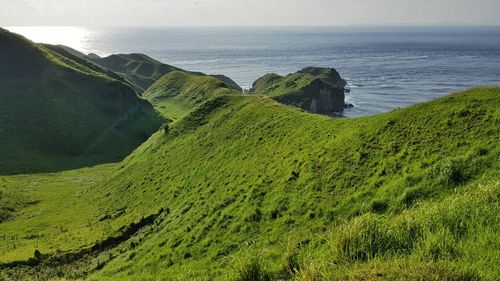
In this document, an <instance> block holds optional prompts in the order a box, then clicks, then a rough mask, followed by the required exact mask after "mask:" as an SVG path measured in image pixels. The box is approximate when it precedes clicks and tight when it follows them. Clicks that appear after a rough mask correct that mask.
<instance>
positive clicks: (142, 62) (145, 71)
mask: <svg viewBox="0 0 500 281" xmlns="http://www.w3.org/2000/svg"><path fill="white" fill-rule="evenodd" d="M86 58H87V59H88V60H90V61H92V62H94V63H96V64H98V65H100V66H102V67H104V68H106V69H109V70H111V71H113V72H116V73H118V74H119V75H121V76H123V77H124V78H125V79H126V80H127V81H130V82H131V84H133V85H134V87H135V89H136V91H137V92H138V93H143V92H144V91H146V90H147V89H148V88H149V87H150V86H151V85H153V84H154V83H155V82H156V81H157V80H158V79H160V78H161V77H163V76H165V75H166V74H168V73H170V72H173V71H180V72H184V73H187V74H191V75H196V76H205V74H203V73H201V72H191V71H186V70H182V69H180V68H178V67H175V66H171V65H168V64H164V63H161V62H159V61H157V60H155V59H152V58H150V57H148V56H146V55H144V54H118V55H111V56H108V57H105V58H96V57H91V56H87V57H86ZM212 77H215V78H217V79H219V80H221V81H223V82H224V83H225V84H226V85H227V86H228V87H229V88H231V89H234V90H235V91H237V92H242V89H241V88H240V87H239V86H238V85H237V84H236V83H235V82H234V81H233V80H231V78H229V77H227V76H224V75H212Z"/></svg>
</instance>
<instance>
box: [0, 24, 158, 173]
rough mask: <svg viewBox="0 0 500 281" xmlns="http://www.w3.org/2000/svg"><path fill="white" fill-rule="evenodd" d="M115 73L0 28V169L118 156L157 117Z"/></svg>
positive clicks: (55, 166) (56, 166) (35, 168)
mask: <svg viewBox="0 0 500 281" xmlns="http://www.w3.org/2000/svg"><path fill="white" fill-rule="evenodd" d="M118 78H119V77H118V76H116V74H111V73H110V72H107V71H104V70H102V69H101V68H99V67H97V66H95V65H93V64H90V63H88V62H86V61H83V60H81V59H79V58H78V57H76V56H74V55H70V54H69V53H67V56H64V55H62V53H60V52H55V51H53V50H52V49H50V48H47V47H45V46H43V45H38V44H34V43H32V42H30V41H28V40H26V39H24V38H23V37H21V36H18V35H15V34H12V33H10V32H8V31H6V30H3V29H0V112H1V116H0V135H1V136H2V137H1V138H0V155H1V158H2V160H1V161H0V174H11V173H21V172H39V171H54V170H61V169H68V168H75V167H82V166H86V165H94V164H96V163H103V162H110V161H119V160H121V159H123V158H124V157H125V156H126V155H128V154H129V153H130V152H131V151H133V150H134V149H135V148H136V147H137V146H138V145H140V144H141V143H142V142H144V141H145V140H146V139H147V138H148V137H149V136H150V135H151V134H152V133H153V132H154V131H156V130H157V129H158V128H159V127H160V125H161V124H162V123H163V122H164V120H163V118H162V117H161V116H160V115H159V114H158V113H157V112H156V111H155V110H154V109H153V107H152V106H151V104H150V103H149V102H147V101H146V100H144V99H141V98H139V97H137V95H136V94H135V92H134V90H133V89H132V88H130V87H129V86H128V85H127V84H126V83H123V82H122V81H120V79H118Z"/></svg>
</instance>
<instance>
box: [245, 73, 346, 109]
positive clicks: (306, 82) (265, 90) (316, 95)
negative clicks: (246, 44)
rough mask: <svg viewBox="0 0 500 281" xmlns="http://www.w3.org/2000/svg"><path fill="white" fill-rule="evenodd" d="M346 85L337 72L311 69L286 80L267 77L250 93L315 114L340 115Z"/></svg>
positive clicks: (273, 76) (260, 79)
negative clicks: (268, 97)
mask: <svg viewBox="0 0 500 281" xmlns="http://www.w3.org/2000/svg"><path fill="white" fill-rule="evenodd" d="M345 86H346V82H345V80H344V79H342V78H341V77H340V74H339V73H338V72H337V71H336V70H335V69H332V68H318V67H307V68H304V69H302V70H300V71H298V72H296V73H293V74H289V75H287V76H285V77H283V76H280V75H278V74H275V73H270V74H266V75H264V76H263V77H261V78H259V79H257V81H255V82H254V83H253V86H252V88H251V89H250V92H252V93H258V94H264V95H268V96H271V97H273V98H274V99H276V100H277V101H279V102H281V103H284V104H289V105H294V106H297V107H300V108H302V109H305V110H307V111H310V112H313V113H319V114H325V115H336V114H338V113H341V112H342V111H344V98H345V95H344V91H345V89H344V87H345Z"/></svg>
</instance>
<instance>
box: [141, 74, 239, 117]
mask: <svg viewBox="0 0 500 281" xmlns="http://www.w3.org/2000/svg"><path fill="white" fill-rule="evenodd" d="M231 93H232V90H231V89H230V88H229V87H228V86H227V85H226V83H225V82H224V81H222V80H221V79H219V78H216V77H211V76H200V75H193V74H189V73H186V72H181V71H173V72H170V73H168V74H166V75H165V76H163V77H162V78H161V79H159V80H158V81H156V82H155V83H154V84H153V85H152V86H151V87H150V88H148V90H147V91H146V92H144V94H143V97H144V98H146V99H147V100H149V101H150V102H151V103H152V104H153V105H154V106H155V107H156V108H157V110H158V111H160V112H161V113H162V114H163V115H164V116H166V117H167V118H169V119H172V120H177V119H179V118H180V117H182V116H183V115H185V114H186V113H188V112H189V111H190V110H192V109H194V108H195V107H196V106H197V105H199V104H201V103H203V102H205V101H207V100H208V99H210V98H212V97H215V96H218V95H223V94H231Z"/></svg>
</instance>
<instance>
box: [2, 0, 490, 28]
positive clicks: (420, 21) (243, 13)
mask: <svg viewBox="0 0 500 281" xmlns="http://www.w3.org/2000/svg"><path fill="white" fill-rule="evenodd" d="M499 14H500V0H0V26H38V25H43V26H339V25H340V26H344V25H500V16H499Z"/></svg>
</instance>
